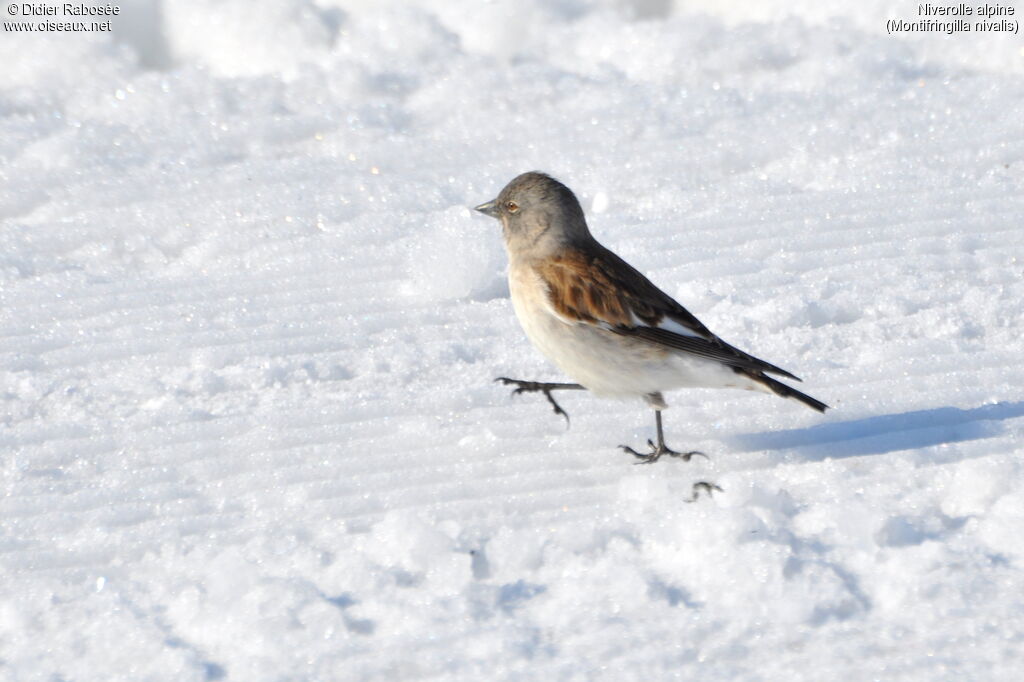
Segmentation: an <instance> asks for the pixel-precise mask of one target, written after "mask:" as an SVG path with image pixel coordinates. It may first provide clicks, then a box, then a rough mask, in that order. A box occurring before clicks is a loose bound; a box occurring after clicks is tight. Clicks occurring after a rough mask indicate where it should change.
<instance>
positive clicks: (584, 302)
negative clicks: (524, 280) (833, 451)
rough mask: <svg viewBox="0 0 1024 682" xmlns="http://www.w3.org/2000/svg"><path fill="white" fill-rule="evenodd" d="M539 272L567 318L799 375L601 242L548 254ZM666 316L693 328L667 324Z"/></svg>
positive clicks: (759, 368) (718, 358)
mask: <svg viewBox="0 0 1024 682" xmlns="http://www.w3.org/2000/svg"><path fill="white" fill-rule="evenodd" d="M537 274H538V275H540V277H541V278H542V279H543V280H544V282H545V283H546V284H547V286H548V297H549V302H550V303H551V306H552V308H554V310H555V311H556V312H557V313H558V314H559V315H561V316H562V317H564V318H566V319H569V320H573V321H575V322H578V323H580V324H593V325H598V326H601V327H604V328H606V329H608V330H609V331H611V332H614V333H616V334H621V335H623V336H630V337H633V338H638V339H642V340H644V341H647V342H649V343H652V344H655V345H658V346H662V347H664V348H671V349H673V350H678V351H681V352H684V353H690V354H693V355H697V356H700V357H703V358H707V359H709V360H716V361H718V362H721V363H722V364H725V365H728V366H730V367H735V368H741V369H746V370H753V371H755V372H771V373H773V374H780V375H782V376H787V377H789V378H791V379H796V380H797V381H799V379H798V378H797V377H795V376H793V375H792V374H790V373H789V372H787V371H786V370H784V369H781V368H779V367H776V366H775V365H772V364H770V363H767V362H765V361H764V360H759V359H758V358H755V357H754V356H752V355H748V354H747V353H744V352H743V351H741V350H739V349H738V348H734V347H733V346H730V345H729V344H728V343H726V342H725V341H722V340H721V339H720V338H718V337H717V336H715V335H714V334H712V333H711V331H710V330H709V329H708V328H707V327H705V326H704V325H703V324H702V323H701V321H700V320H698V319H697V318H696V317H694V316H693V314H691V313H690V311H688V310H687V309H686V308H684V307H683V306H681V305H679V304H678V303H677V302H676V301H675V300H674V299H673V298H672V297H671V296H669V295H668V294H666V293H665V292H663V291H662V290H661V289H659V288H658V287H656V286H654V284H652V283H651V281H650V280H649V279H647V278H646V277H644V276H643V275H642V274H640V273H639V272H638V271H637V270H636V269H634V268H633V267H632V266H631V265H629V264H628V263H627V262H626V261H624V260H622V259H621V258H619V257H618V256H616V255H615V254H614V253H612V252H611V251H609V250H608V249H606V248H604V247H603V246H601V245H600V244H597V243H595V244H594V245H593V246H592V247H590V248H588V249H586V250H581V249H575V250H573V251H571V252H566V253H565V254H564V255H562V256H558V257H556V258H552V259H549V260H547V261H545V262H544V263H543V264H542V265H539V266H538V267H537ZM668 321H671V322H674V323H675V324H676V325H679V326H681V327H682V328H683V329H684V330H685V331H687V332H689V333H678V332H676V331H672V330H671V329H669V328H666V326H669V325H668ZM691 333H692V334H693V336H691V335H690V334H691Z"/></svg>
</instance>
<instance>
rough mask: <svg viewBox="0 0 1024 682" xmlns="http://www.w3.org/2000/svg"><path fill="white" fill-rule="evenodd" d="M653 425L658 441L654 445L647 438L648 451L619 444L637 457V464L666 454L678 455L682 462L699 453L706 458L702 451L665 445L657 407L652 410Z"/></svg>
mask: <svg viewBox="0 0 1024 682" xmlns="http://www.w3.org/2000/svg"><path fill="white" fill-rule="evenodd" d="M654 425H655V426H656V427H657V430H658V443H657V445H655V444H654V441H652V440H649V439H648V441H647V445H649V446H650V448H651V451H650V452H649V453H647V454H642V453H639V452H637V451H636V450H634V449H633V448H631V447H629V446H628V445H620V446H619V447H620V448H622V449H623V450H625V451H626V452H628V453H629V454H631V455H633V456H634V457H636V458H637V459H639V460H640V461H639V462H637V464H654V463H655V462H657V461H658V460H659V459H660V458H661V456H662V455H668V456H669V457H678V458H679V459H681V460H683V461H684V462H689V461H690V458H691V457H693V456H694V455H700V456H701V457H704V458H705V459H706V458H707V455H705V454H704V453H703V452H698V451H696V450H691V451H690V452H676V451H675V450H673V449H672V448H670V447H668V446H667V445H665V432H664V430H663V429H662V427H661V410H659V409H657V408H655V410H654Z"/></svg>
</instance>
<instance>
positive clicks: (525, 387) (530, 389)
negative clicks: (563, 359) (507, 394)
mask: <svg viewBox="0 0 1024 682" xmlns="http://www.w3.org/2000/svg"><path fill="white" fill-rule="evenodd" d="M495 381H500V382H501V383H502V384H504V385H505V386H511V385H513V384H515V386H516V387H515V388H514V389H512V395H514V396H516V395H519V394H520V393H535V392H537V391H540V392H541V393H543V394H544V397H545V398H547V399H548V402H549V403H551V407H552V408H553V409H554V412H555V414H560V415H562V416H563V417H565V425H566V427H568V426H569V424H570V421H569V413H568V412H566V411H565V410H563V409H562V406H561V405H559V404H558V402H557V401H556V400H555V398H554V396H553V395H551V391H552V389H553V388H554V387H553V386H552V385H551V384H545V383H543V382H540V381H523V380H522V379H509V378H508V377H498V378H497V379H495Z"/></svg>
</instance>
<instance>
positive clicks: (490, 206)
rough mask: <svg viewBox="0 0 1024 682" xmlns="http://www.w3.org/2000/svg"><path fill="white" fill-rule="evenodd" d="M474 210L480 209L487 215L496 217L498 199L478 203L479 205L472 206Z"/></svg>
mask: <svg viewBox="0 0 1024 682" xmlns="http://www.w3.org/2000/svg"><path fill="white" fill-rule="evenodd" d="M473 210H474V211H480V212H481V213H483V214H484V215H489V216H491V217H492V218H497V217H498V200H497V199H491V200H490V201H488V202H487V203H486V204H480V205H479V206H474V207H473Z"/></svg>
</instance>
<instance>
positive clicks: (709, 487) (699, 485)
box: [686, 481, 725, 503]
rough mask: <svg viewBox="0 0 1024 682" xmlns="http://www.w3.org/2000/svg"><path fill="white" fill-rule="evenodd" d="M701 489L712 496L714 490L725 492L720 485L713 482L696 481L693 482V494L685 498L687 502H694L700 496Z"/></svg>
mask: <svg viewBox="0 0 1024 682" xmlns="http://www.w3.org/2000/svg"><path fill="white" fill-rule="evenodd" d="M701 490H703V491H704V492H706V493H707V495H708V497H712V494H713V493H714V492H715V491H718V492H720V493H723V492H725V491H724V490H722V488H721V487H720V486H718V485H717V484H715V483H708V482H707V481H697V482H696V483H694V484H693V494H692V495H691V496H690V499H688V500H686V502H687V503H692V502H696V501H697V500H698V499H699V498H700V491H701Z"/></svg>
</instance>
